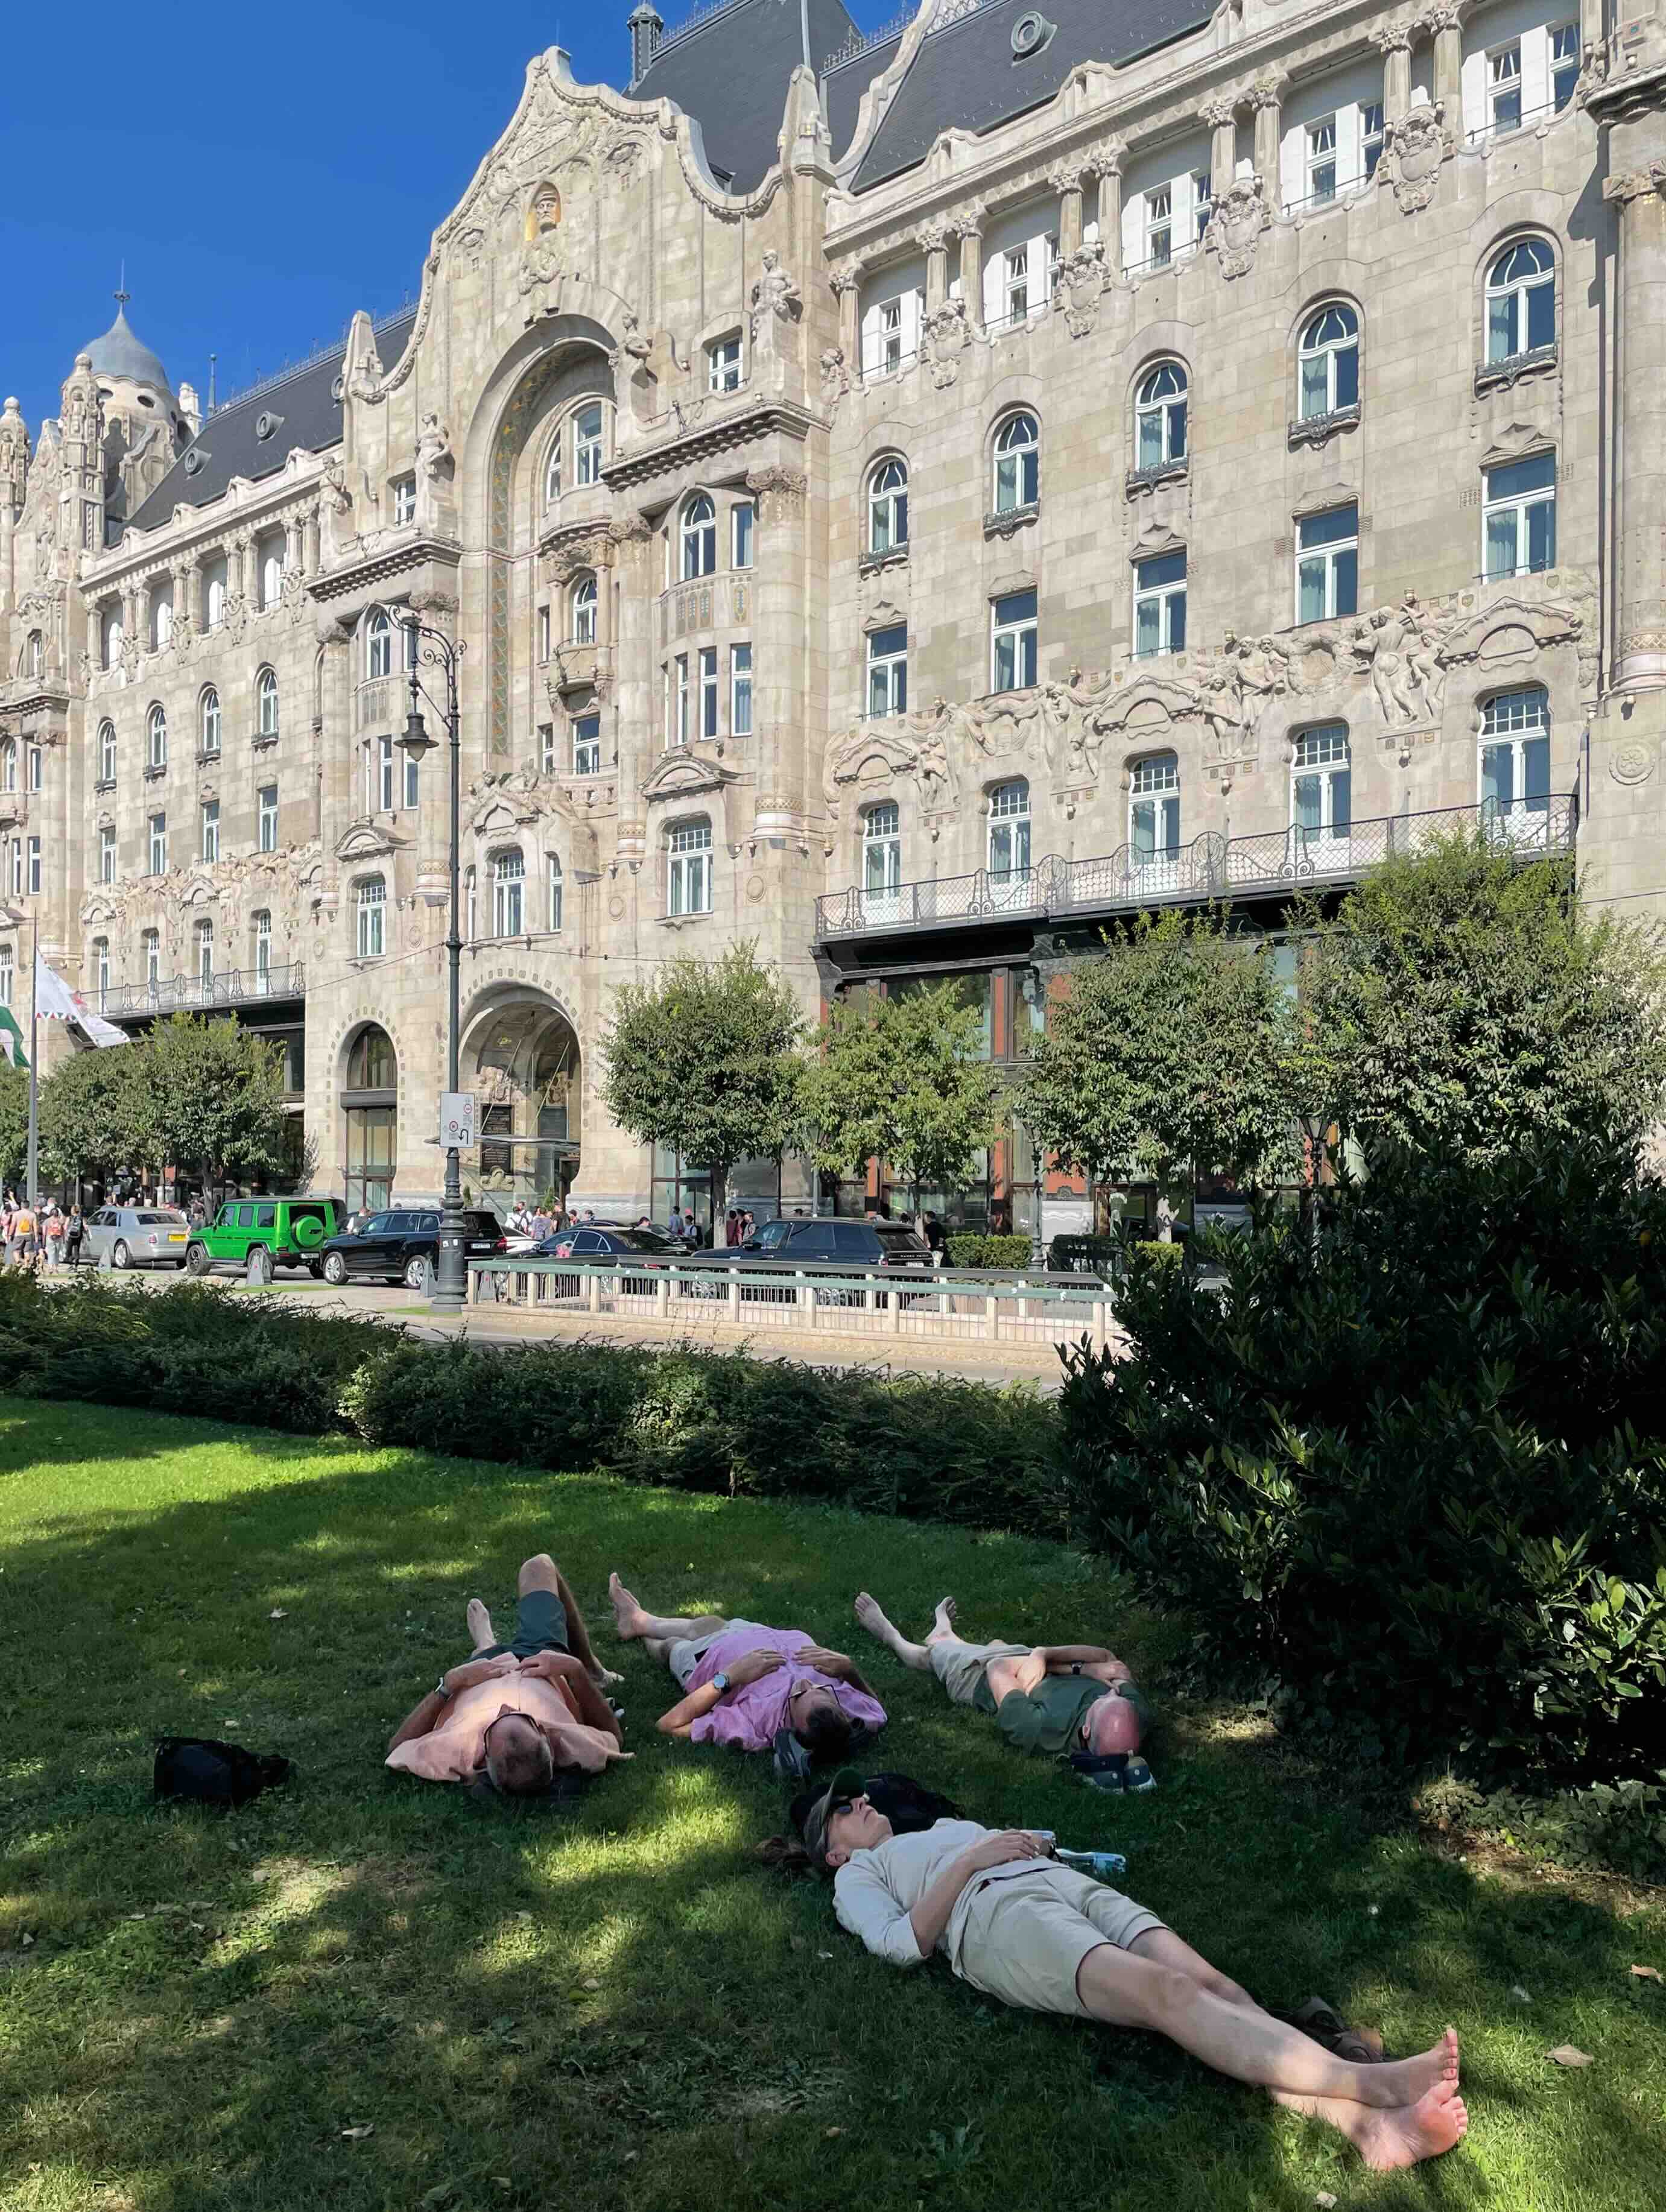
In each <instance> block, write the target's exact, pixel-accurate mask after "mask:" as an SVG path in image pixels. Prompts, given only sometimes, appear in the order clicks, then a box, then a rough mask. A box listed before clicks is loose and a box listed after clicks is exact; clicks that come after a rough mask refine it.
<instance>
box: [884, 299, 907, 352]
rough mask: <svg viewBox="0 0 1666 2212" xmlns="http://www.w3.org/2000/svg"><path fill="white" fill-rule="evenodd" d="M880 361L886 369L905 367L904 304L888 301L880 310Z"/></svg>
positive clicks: (898, 301) (897, 301)
mask: <svg viewBox="0 0 1666 2212" xmlns="http://www.w3.org/2000/svg"><path fill="white" fill-rule="evenodd" d="M879 359H880V363H881V365H882V367H884V368H901V367H902V365H903V302H902V301H900V300H887V301H885V304H884V305H883V306H882V307H881V308H880V310H879Z"/></svg>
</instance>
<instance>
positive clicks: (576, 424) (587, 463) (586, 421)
mask: <svg viewBox="0 0 1666 2212" xmlns="http://www.w3.org/2000/svg"><path fill="white" fill-rule="evenodd" d="M601 480H602V410H601V402H600V401H599V400H593V401H592V402H591V403H590V404H589V405H588V406H586V407H581V408H580V410H579V411H578V413H577V414H576V415H575V416H574V417H573V481H574V483H575V484H593V483H600V482H601Z"/></svg>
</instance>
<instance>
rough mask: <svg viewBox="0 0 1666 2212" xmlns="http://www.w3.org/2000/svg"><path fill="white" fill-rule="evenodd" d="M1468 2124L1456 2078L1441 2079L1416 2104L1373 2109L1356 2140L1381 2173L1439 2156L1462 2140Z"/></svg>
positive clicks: (1371, 2164) (1369, 2164)
mask: <svg viewBox="0 0 1666 2212" xmlns="http://www.w3.org/2000/svg"><path fill="white" fill-rule="evenodd" d="M1468 2125H1469V2114H1468V2108H1467V2107H1466V2106H1465V2105H1464V2101H1463V2100H1462V2097H1460V2096H1459V2094H1458V2085H1457V2081H1456V2077H1454V2078H1453V2079H1452V2080H1450V2081H1437V2082H1436V2084H1435V2086H1434V2087H1433V2088H1432V2089H1430V2090H1427V2091H1426V2093H1424V2094H1423V2095H1422V2096H1421V2097H1420V2098H1419V2099H1418V2100H1417V2102H1416V2103H1415V2104H1414V2105H1407V2106H1402V2109H1401V2110H1399V2111H1398V2112H1373V2113H1372V2114H1371V2117H1370V2118H1369V2119H1368V2120H1367V2122H1366V2123H1365V2127H1364V2128H1363V2129H1361V2130H1360V2131H1359V2134H1358V2135H1357V2136H1355V2138H1354V2140H1355V2141H1356V2142H1357V2143H1358V2144H1359V2155H1360V2157H1361V2158H1363V2159H1364V2160H1365V2164H1366V2165H1367V2166H1371V2167H1373V2168H1374V2169H1375V2171H1376V2172H1378V2173H1392V2172H1395V2169H1396V2168H1397V2167H1399V2166H1415V2165H1417V2163H1418V2162H1419V2160H1421V2159H1426V2158H1438V2157H1439V2156H1440V2154H1441V2153H1442V2152H1443V2151H1447V2150H1450V2149H1451V2148H1452V2146H1453V2144H1454V2143H1459V2142H1462V2140H1463V2138H1464V2135H1465V2133H1466V2132H1467V2130H1468Z"/></svg>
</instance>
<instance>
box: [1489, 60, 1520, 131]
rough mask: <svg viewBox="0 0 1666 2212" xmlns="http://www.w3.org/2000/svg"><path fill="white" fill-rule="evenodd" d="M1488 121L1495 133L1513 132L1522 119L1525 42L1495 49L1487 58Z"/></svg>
mask: <svg viewBox="0 0 1666 2212" xmlns="http://www.w3.org/2000/svg"><path fill="white" fill-rule="evenodd" d="M1521 119H1522V42H1521V40H1519V39H1512V40H1511V41H1510V43H1509V45H1508V46H1494V47H1493V51H1492V52H1491V53H1490V54H1488V56H1487V122H1488V123H1489V124H1490V125H1492V127H1493V130H1494V131H1513V130H1514V129H1515V128H1516V126H1517V124H1518V123H1519V122H1520V121H1521Z"/></svg>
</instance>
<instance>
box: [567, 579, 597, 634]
mask: <svg viewBox="0 0 1666 2212" xmlns="http://www.w3.org/2000/svg"><path fill="white" fill-rule="evenodd" d="M597 596H598V595H597V591H596V579H595V578H594V576H593V575H584V576H581V577H580V578H579V580H578V581H577V583H575V585H574V586H573V642H574V644H575V645H594V643H595V642H596V602H597Z"/></svg>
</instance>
